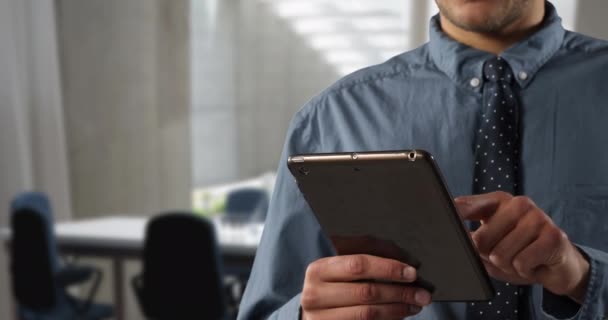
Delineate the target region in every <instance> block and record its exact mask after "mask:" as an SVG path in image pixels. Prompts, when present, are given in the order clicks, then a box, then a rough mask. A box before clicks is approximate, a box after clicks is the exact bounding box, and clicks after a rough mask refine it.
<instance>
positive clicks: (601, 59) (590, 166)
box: [239, 3, 608, 320]
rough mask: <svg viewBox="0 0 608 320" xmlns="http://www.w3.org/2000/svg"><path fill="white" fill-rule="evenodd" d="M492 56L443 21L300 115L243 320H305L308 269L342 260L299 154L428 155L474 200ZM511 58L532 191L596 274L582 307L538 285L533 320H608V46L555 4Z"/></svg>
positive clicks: (459, 306)
mask: <svg viewBox="0 0 608 320" xmlns="http://www.w3.org/2000/svg"><path fill="white" fill-rule="evenodd" d="M491 56H492V55H491V54H489V53H487V52H482V51H479V50H476V49H473V48H471V47H468V46H465V45H463V44H461V43H459V42H456V41H454V40H453V39H451V38H449V37H448V36H447V35H446V34H445V33H443V32H442V30H441V26H440V23H439V17H438V16H435V17H434V18H433V19H432V20H431V28H430V42H429V43H427V44H425V45H423V46H422V47H420V48H418V49H415V50H413V51H410V52H407V53H404V54H402V55H399V56H397V57H395V58H393V59H391V60H389V61H387V62H385V63H383V64H381V65H377V66H373V67H370V68H367V69H364V70H361V71H358V72H355V73H354V74H351V75H349V76H347V77H345V78H343V79H341V80H340V81H338V82H337V83H336V84H334V85H333V86H331V87H330V88H328V89H327V90H325V91H324V92H323V93H321V94H320V95H319V96H317V97H315V98H313V99H312V100H311V101H310V102H308V103H307V104H306V105H305V106H304V107H303V108H302V109H301V110H300V111H299V112H298V113H297V114H296V115H295V117H294V118H293V120H292V122H291V126H290V128H289V131H288V134H287V140H286V142H285V146H284V151H283V154H282V156H281V159H280V164H279V169H278V177H277V181H276V187H275V191H274V195H273V197H272V203H271V205H270V210H269V213H268V218H267V221H266V228H265V230H264V235H263V237H262V242H261V244H260V247H259V249H258V252H257V256H256V259H255V264H254V267H253V271H252V274H251V278H250V279H249V283H248V286H247V290H246V292H245V295H244V298H243V301H242V304H241V311H240V314H239V319H261V318H267V317H270V318H271V319H292V320H294V319H298V316H299V308H300V292H301V290H302V285H303V280H304V273H305V270H306V267H307V266H308V264H310V263H311V262H313V261H315V260H317V259H319V258H321V257H325V256H330V255H334V254H335V253H334V250H333V248H332V246H331V243H330V242H329V241H328V239H327V238H326V237H325V236H324V235H323V234H322V232H321V230H320V227H319V224H318V223H317V221H316V219H315V218H314V215H313V213H312V212H311V209H310V207H309V206H308V204H307V203H306V201H305V200H304V198H303V197H302V194H301V193H300V191H299V190H298V187H297V186H296V184H295V181H294V178H293V177H292V176H291V174H290V173H289V171H288V169H287V166H286V160H287V157H288V156H289V155H291V154H297V153H317V152H350V151H371V150H396V149H426V150H428V151H430V152H431V153H432V154H433V155H434V157H435V159H436V160H437V162H438V164H439V166H440V168H441V170H442V172H443V174H444V176H445V179H446V181H447V183H448V186H449V188H450V190H451V191H452V194H454V195H455V196H458V195H467V194H471V193H472V179H473V162H474V153H473V142H474V131H475V129H476V128H477V122H478V119H479V115H480V112H481V110H482V104H483V99H482V90H483V86H484V80H483V77H482V66H483V63H484V61H485V60H486V59H488V58H490V57H491ZM501 57H502V58H503V59H505V60H506V61H507V62H508V63H509V65H510V66H511V68H512V69H513V73H514V75H515V77H516V82H517V84H516V86H517V89H516V90H517V91H518V94H519V97H520V101H521V124H520V130H521V136H522V146H521V163H520V166H521V170H522V175H523V177H522V181H521V182H520V184H521V185H522V187H523V190H522V191H523V193H524V194H525V195H527V196H529V197H531V198H532V199H533V200H534V201H535V203H536V204H537V205H538V206H539V207H540V208H541V209H543V210H544V211H545V212H546V213H547V214H548V215H549V216H550V217H551V218H552V219H553V221H554V222H555V223H556V224H557V225H558V226H559V227H561V228H562V229H563V230H564V231H565V232H566V233H567V234H568V236H569V238H570V239H571V241H573V242H574V243H575V244H576V245H577V246H578V247H579V248H580V249H581V250H582V251H583V252H584V253H585V254H586V255H587V256H588V257H589V259H590V266H591V270H590V280H589V285H588V288H587V292H586V295H585V298H584V303H583V304H582V305H581V306H580V307H579V306H578V305H576V304H573V303H571V302H570V300H567V298H564V297H558V296H554V295H552V294H550V293H548V292H547V291H544V290H543V289H542V287H541V286H539V285H535V286H532V288H531V290H530V291H529V293H528V301H529V304H528V306H527V308H525V309H527V310H525V313H524V314H522V316H523V319H562V318H573V319H603V318H604V317H606V315H608V253H607V252H608V43H607V42H604V41H600V40H596V39H592V38H589V37H587V36H584V35H581V34H577V33H573V32H569V31H565V30H564V29H563V27H562V25H561V19H560V18H559V17H558V16H557V14H556V12H555V9H554V7H553V6H552V5H551V4H549V3H547V7H546V14H545V20H544V23H543V26H542V28H540V29H539V30H538V31H537V32H536V33H535V34H533V35H532V36H530V37H529V38H527V39H525V40H523V41H521V42H519V43H517V44H515V45H513V46H512V47H510V48H509V49H507V50H505V51H504V52H503V53H502V54H501ZM343 214H344V216H345V217H347V216H348V212H344V213H343ZM370 219H373V217H371V216H370ZM568 302H570V303H568ZM414 318H416V319H425V320H431V319H442V320H444V319H464V318H465V304H463V303H438V302H436V303H432V304H431V305H430V306H428V307H426V308H424V309H423V311H422V312H421V313H420V314H419V315H417V316H415V317H414Z"/></svg>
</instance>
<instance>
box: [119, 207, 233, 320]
mask: <svg viewBox="0 0 608 320" xmlns="http://www.w3.org/2000/svg"><path fill="white" fill-rule="evenodd" d="M131 284H132V286H133V290H134V291H135V296H136V297H137V300H138V301H139V304H140V307H141V309H142V311H143V313H144V316H145V317H146V318H149V319H159V320H165V319H209V320H212V319H225V317H227V316H228V314H227V307H226V297H225V296H224V288H223V284H222V269H221V262H220V255H219V249H218V245H217V242H216V237H215V230H214V226H213V224H212V223H211V222H209V221H208V220H206V219H205V218H203V217H200V216H196V215H195V214H194V213H189V212H177V213H167V214H163V215H160V216H157V217H155V218H153V219H152V220H150V222H149V223H148V225H147V226H146V238H145V243H144V253H143V270H142V273H141V274H139V275H137V276H135V277H134V278H133V279H132V282H131Z"/></svg>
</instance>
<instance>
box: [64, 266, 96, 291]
mask: <svg viewBox="0 0 608 320" xmlns="http://www.w3.org/2000/svg"><path fill="white" fill-rule="evenodd" d="M96 272H99V270H98V269H97V268H94V267H91V266H78V265H67V266H65V267H63V268H62V269H61V270H59V271H58V272H57V273H55V281H57V284H58V285H59V286H61V287H67V286H70V285H73V284H77V283H81V282H85V281H87V280H89V279H90V278H91V276H92V275H93V274H94V273H96Z"/></svg>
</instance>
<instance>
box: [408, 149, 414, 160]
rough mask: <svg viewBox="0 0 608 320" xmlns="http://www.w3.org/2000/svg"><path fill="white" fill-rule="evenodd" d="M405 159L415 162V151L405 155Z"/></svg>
mask: <svg viewBox="0 0 608 320" xmlns="http://www.w3.org/2000/svg"><path fill="white" fill-rule="evenodd" d="M407 159H408V160H410V161H416V151H410V153H408V154H407Z"/></svg>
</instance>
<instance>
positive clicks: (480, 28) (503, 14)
mask: <svg viewBox="0 0 608 320" xmlns="http://www.w3.org/2000/svg"><path fill="white" fill-rule="evenodd" d="M446 2H450V0H436V3H437V6H438V7H439V11H440V12H441V14H442V15H443V16H444V17H445V18H446V19H447V20H448V21H450V23H452V24H454V25H455V26H457V27H459V28H461V29H463V30H466V31H471V32H476V33H486V34H497V33H501V31H503V30H504V29H505V28H507V27H508V26H510V25H512V24H513V23H514V22H516V21H517V20H519V19H520V18H521V17H522V16H523V15H524V14H525V11H526V10H527V9H529V6H530V3H529V2H530V0H512V1H502V2H501V5H500V6H497V7H496V10H494V11H493V12H491V13H490V14H489V15H487V16H485V17H482V18H481V19H475V21H472V19H467V18H466V17H463V16H460V15H459V14H458V13H457V12H456V10H455V8H454V6H456V5H457V4H454V3H446ZM466 2H468V1H466Z"/></svg>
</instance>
